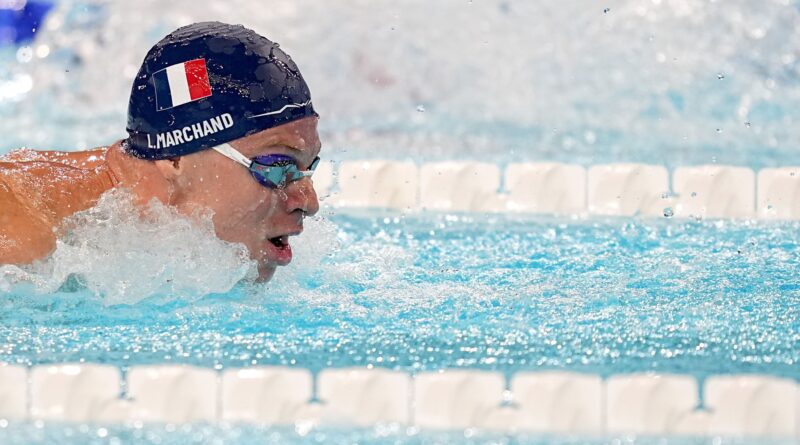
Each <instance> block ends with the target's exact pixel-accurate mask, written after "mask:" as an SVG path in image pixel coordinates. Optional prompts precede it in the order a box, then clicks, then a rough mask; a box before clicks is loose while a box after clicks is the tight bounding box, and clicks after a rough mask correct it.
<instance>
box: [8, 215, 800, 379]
mask: <svg viewBox="0 0 800 445" xmlns="http://www.w3.org/2000/svg"><path fill="white" fill-rule="evenodd" d="M798 229H800V224H798V223H755V222H733V221H685V220H684V221H678V220H672V219H661V220H646V219H642V220H640V219H629V218H625V219H597V218H593V219H589V220H569V219H555V218H535V217H518V218H513V217H502V216H470V215H461V216H453V215H450V216H448V215H437V214H419V215H413V216H403V215H400V214H394V215H392V214H388V216H387V214H386V213H385V212H375V213H370V212H361V213H355V212H349V213H347V212H337V213H335V214H329V215H328V216H327V217H325V218H320V219H318V220H316V221H310V222H309V223H308V225H307V230H306V233H304V234H303V235H302V236H301V237H300V238H299V239H298V240H296V241H295V243H294V244H295V250H296V254H295V255H296V258H297V260H296V263H297V264H293V265H291V266H290V267H289V268H286V269H279V271H278V274H277V276H276V279H275V280H273V281H272V282H270V283H268V284H266V285H256V284H252V283H248V282H247V281H246V280H243V281H241V282H239V284H237V285H236V286H235V287H233V288H232V289H230V290H229V291H224V292H208V291H207V290H204V289H202V288H200V286H202V285H203V284H202V283H197V284H196V286H197V288H196V289H194V291H193V292H189V291H186V290H185V289H184V290H183V291H181V292H180V293H174V294H169V293H165V292H164V291H163V290H159V291H158V292H154V294H153V295H132V294H130V295H122V296H119V295H117V297H116V299H115V300H114V301H113V304H110V303H109V301H108V300H107V298H108V294H112V293H114V292H116V291H117V290H116V289H115V288H113V287H107V288H105V289H103V287H102V283H103V282H102V278H97V277H92V276H90V275H88V276H80V275H71V276H69V278H68V279H66V280H65V282H64V283H63V284H62V285H61V286H60V287H59V289H58V290H56V291H54V292H47V291H41V290H38V291H37V290H36V289H34V288H32V287H31V286H30V285H27V284H25V283H23V284H19V283H17V284H15V285H13V286H10V289H9V290H7V291H5V292H2V293H0V319H1V320H2V323H0V361H6V362H11V363H21V364H26V365H34V364H42V363H60V362H79V361H87V362H96V363H108V364H113V365H116V366H120V367H126V366H131V365H138V364H146V363H165V362H169V363H186V364H193V365H198V366H204V367H215V368H217V369H220V368H227V367H240V366H249V365H291V366H296V367H302V368H307V369H311V370H320V369H322V368H326V367H344V366H375V367H385V368H391V369H398V370H404V371H408V372H412V373H413V372H416V371H422V370H436V369H443V368H477V369H486V370H496V371H500V372H503V373H506V374H508V375H511V374H513V373H514V372H517V371H526V370H542V369H560V370H570V371H579V372H588V373H596V374H601V375H609V374H617V373H625V372H632V371H646V370H652V371H658V372H662V373H681V374H690V375H694V376H698V377H701V378H702V377H703V376H706V375H710V374H729V373H761V374H768V375H776V376H786V377H791V378H794V379H798V378H800V366H798V361H800V278H798V275H797V273H796V270H797V268H798V266H799V264H798V263H799V262H800V257H799V256H798V254H797V245H798V242H799V241H800V230H798ZM187 236H188V235H187ZM169 254H170V253H169V251H165V252H164V255H167V256H168V255H169ZM76 255H81V256H82V257H83V256H85V257H86V261H87V262H89V263H91V261H92V259H91V258H90V257H89V255H87V254H86V253H85V252H83V251H81V252H79V253H76ZM96 255H98V256H100V257H102V258H104V259H105V261H107V262H108V261H111V263H112V264H111V267H112V268H113V267H117V266H114V263H113V260H109V259H108V256H107V255H105V254H104V253H102V252H101V253H96ZM157 260H158V259H157ZM117 261H124V259H117ZM181 261H182V260H181ZM174 262H175V261H174V260H173V263H174ZM167 266H168V268H169V264H167ZM213 266H214V267H218V266H219V265H218V264H213ZM132 267H133V266H132ZM117 268H119V267H117ZM203 273H205V274H208V273H207V271H206V272H203ZM217 273H218V274H223V273H224V272H223V271H219V272H217ZM178 278H179V277H176V279H178ZM138 279H140V280H143V281H147V277H146V276H140V277H138ZM93 281H94V282H93ZM111 281H112V282H113V280H111ZM98 282H99V283H100V285H99V286H98ZM109 286H110V285H109ZM204 293H207V295H206V294H204ZM126 298H127V299H128V300H127V303H125V301H126V300H125V299H126ZM120 301H122V302H123V303H120ZM130 303H135V304H130Z"/></svg>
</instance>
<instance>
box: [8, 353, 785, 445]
mask: <svg viewBox="0 0 800 445" xmlns="http://www.w3.org/2000/svg"><path fill="white" fill-rule="evenodd" d="M314 383H315V377H314V376H312V374H311V372H309V371H308V370H305V369H299V368H288V367H270V366H256V367H250V368H242V369H226V370H223V371H216V370H213V369H207V368H198V367H193V366H182V365H147V366H135V367H132V368H130V369H129V370H128V372H127V375H126V376H125V377H124V381H123V377H122V374H121V372H120V370H119V369H118V368H116V367H114V366H110V365H101V364H59V365H41V366H34V367H32V368H30V369H27V368H25V367H22V366H15V365H1V364H0V419H7V420H8V421H25V420H47V421H66V422H111V423H120V422H134V421H143V422H167V423H184V422H220V421H222V422H243V423H252V424H304V425H317V424H322V425H353V426H369V425H376V424H388V423H393V424H400V425H406V426H412V425H413V426H416V427H418V428H421V429H424V430H454V429H455V430H459V429H465V428H479V429H484V430H490V431H505V432H540V433H569V434H590V435H591V434H595V435H596V434H604V433H613V434H626V433H631V434H659V435H697V436H705V435H736V436H739V435H741V436H756V437H767V436H768V437H779V438H782V437H790V438H791V437H800V419H799V418H800V385H798V383H797V382H795V381H793V380H790V379H785V378H779V377H774V376H768V375H720V376H712V377H709V378H706V379H704V381H703V384H702V387H700V386H699V383H698V381H697V380H696V379H695V378H694V377H691V376H686V375H669V374H663V375H658V374H649V373H648V374H625V375H615V376H611V377H609V378H607V379H602V378H601V377H599V376H595V375H589V374H579V373H573V372H562V371H546V372H521V373H517V374H515V375H514V376H512V377H511V379H510V381H508V382H507V381H506V378H505V377H504V375H503V374H501V373H496V372H488V371H478V370H467V369H455V370H445V371H438V372H421V373H417V374H414V375H410V374H406V373H404V372H400V371H392V370H388V369H378V368H375V369H367V368H342V369H325V370H323V371H321V372H320V373H318V374H317V375H316V387H317V394H316V395H314V394H312V392H313V388H314ZM123 384H127V388H128V390H127V393H126V395H125V397H123V396H122V393H121V389H122V387H123ZM701 390H702V391H701ZM28 398H30V400H28Z"/></svg>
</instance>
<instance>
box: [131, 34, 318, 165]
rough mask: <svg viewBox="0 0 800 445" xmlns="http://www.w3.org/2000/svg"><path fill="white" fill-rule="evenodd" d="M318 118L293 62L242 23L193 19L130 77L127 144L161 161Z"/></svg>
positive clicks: (156, 48)
mask: <svg viewBox="0 0 800 445" xmlns="http://www.w3.org/2000/svg"><path fill="white" fill-rule="evenodd" d="M307 116H316V113H315V112H314V108H313V107H312V105H311V93H310V92H309V90H308V85H306V83H305V81H304V80H303V76H301V75H300V71H299V70H298V69H297V65H295V63H294V62H293V61H292V59H291V58H290V57H289V56H288V55H286V53H284V52H283V51H282V50H281V49H280V48H279V47H278V44H277V43H274V42H272V41H270V40H268V39H267V38H265V37H262V36H260V35H258V34H256V33H255V32H254V31H252V30H250V29H247V28H245V27H243V26H241V25H236V26H234V25H228V24H225V23H219V22H203V23H195V24H192V25H189V26H184V27H183V28H179V29H177V30H176V31H174V32H173V33H171V34H169V35H168V36H166V37H164V39H162V40H161V41H160V42H158V43H157V44H156V45H155V46H154V47H153V48H152V49H150V51H149V52H148V53H147V56H146V57H145V59H144V62H143V63H142V67H141V68H140V69H139V74H138V75H137V76H136V79H135V80H134V82H133V88H132V89H131V97H130V103H129V105H128V134H129V137H128V139H127V140H126V141H125V143H124V144H123V147H124V149H125V150H126V151H127V152H128V153H130V154H132V155H134V156H136V157H139V158H144V159H166V158H170V157H174V156H183V155H187V154H190V153H195V152H197V151H200V150H204V149H207V148H211V147H213V146H215V145H219V144H221V143H223V142H229V141H231V140H234V139H238V138H241V137H243V136H247V135H249V134H252V133H256V132H258V131H261V130H264V129H267V128H272V127H275V126H278V125H281V124H284V123H287V122H290V121H293V120H297V119H300V118H304V117H307Z"/></svg>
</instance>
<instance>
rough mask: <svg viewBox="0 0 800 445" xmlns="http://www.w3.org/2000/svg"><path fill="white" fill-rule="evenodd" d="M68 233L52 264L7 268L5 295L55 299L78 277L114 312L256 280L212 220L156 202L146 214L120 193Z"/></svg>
mask: <svg viewBox="0 0 800 445" xmlns="http://www.w3.org/2000/svg"><path fill="white" fill-rule="evenodd" d="M64 227H66V228H67V231H66V233H65V235H63V236H61V237H59V239H58V241H57V245H56V250H55V251H54V252H53V253H52V255H50V257H48V258H46V259H44V260H42V261H39V262H37V263H35V264H33V265H31V266H23V267H18V266H13V265H12V266H9V265H6V266H2V267H0V277H2V278H0V290H3V291H6V292H8V291H10V290H11V289H12V288H16V287H17V286H24V287H26V288H29V287H32V288H33V289H32V290H33V291H34V292H36V293H52V292H54V291H56V290H58V289H59V288H60V287H61V286H62V285H63V284H64V283H65V282H67V280H68V279H69V278H70V277H73V278H74V279H75V281H77V282H78V283H79V284H80V286H81V287H83V288H85V289H88V290H89V291H90V292H91V293H92V294H94V295H96V296H99V297H101V298H102V299H103V302H104V304H107V305H112V304H132V303H136V302H138V301H140V300H142V299H144V298H148V297H153V296H159V297H160V298H162V299H164V300H170V299H175V298H180V299H184V300H192V299H197V298H200V297H202V296H204V295H207V294H210V293H218V292H227V291H229V290H230V289H231V288H232V287H233V286H234V285H235V284H236V283H237V282H239V281H240V280H242V279H244V278H246V277H248V276H252V275H250V274H252V273H253V268H254V265H253V262H252V261H251V260H249V258H248V255H247V249H246V248H245V247H244V246H243V245H239V244H231V243H227V242H225V241H222V240H220V239H218V238H217V237H216V236H215V235H214V232H213V228H212V223H211V220H210V216H209V215H198V216H197V218H195V220H192V219H189V218H186V217H183V216H181V215H179V214H178V213H177V211H176V210H175V209H173V208H169V207H167V206H165V205H163V204H161V203H160V202H158V201H156V200H153V201H151V202H150V203H149V204H148V205H147V207H146V208H145V209H144V210H143V211H142V212H141V213H140V212H139V211H138V210H136V209H135V207H134V206H133V202H132V196H131V195H130V193H129V192H127V191H124V190H121V189H120V190H112V191H110V192H107V193H105V194H104V195H103V196H102V197H101V198H100V200H99V201H98V203H97V205H96V206H95V207H93V208H91V209H88V210H86V211H82V212H78V213H76V214H75V215H73V216H71V217H70V218H68V219H67V220H65V223H64ZM178 296H179V297H178Z"/></svg>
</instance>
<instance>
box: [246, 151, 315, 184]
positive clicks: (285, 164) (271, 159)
mask: <svg viewBox="0 0 800 445" xmlns="http://www.w3.org/2000/svg"><path fill="white" fill-rule="evenodd" d="M251 160H252V161H253V162H252V164H250V173H251V174H252V175H253V177H254V178H256V181H258V182H259V183H260V184H261V185H263V186H264V187H269V188H273V189H274V188H282V187H286V185H287V184H289V183H290V182H294V181H299V180H300V179H303V178H305V177H307V176H309V177H310V176H311V174H312V173H313V172H314V170H315V169H316V168H317V164H319V156H317V157H316V158H314V161H312V162H311V165H310V166H309V167H308V170H305V171H303V170H300V169H299V168H297V160H295V159H294V158H293V157H291V156H287V155H265V156H258V157H255V158H253V159H251Z"/></svg>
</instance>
